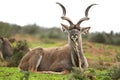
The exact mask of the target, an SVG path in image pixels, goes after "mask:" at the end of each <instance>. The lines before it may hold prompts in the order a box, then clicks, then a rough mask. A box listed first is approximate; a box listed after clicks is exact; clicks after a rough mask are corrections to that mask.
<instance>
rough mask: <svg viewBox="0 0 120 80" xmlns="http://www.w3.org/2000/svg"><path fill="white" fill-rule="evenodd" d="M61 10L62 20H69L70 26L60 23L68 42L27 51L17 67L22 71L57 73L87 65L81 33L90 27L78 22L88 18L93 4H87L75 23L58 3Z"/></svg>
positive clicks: (83, 67)
mask: <svg viewBox="0 0 120 80" xmlns="http://www.w3.org/2000/svg"><path fill="white" fill-rule="evenodd" d="M57 4H58V5H59V6H61V8H62V10H63V16H62V17H61V18H62V19H63V20H66V21H68V22H69V24H70V26H67V25H64V24H61V25H62V29H63V31H66V32H67V33H68V44H67V45H65V46H62V47H56V48H40V47H39V48H35V49H33V50H31V51H29V52H28V53H27V54H26V55H25V56H24V57H23V58H22V60H21V62H20V64H19V68H20V69H21V70H23V71H27V70H31V71H37V72H39V73H58V74H64V73H66V72H68V71H70V70H72V67H79V69H80V71H84V70H85V69H86V68H87V67H88V63H87V59H86V57H85V56H84V54H83V48H82V33H87V32H88V31H89V29H90V27H85V28H82V27H80V24H81V23H82V22H83V21H86V20H89V18H88V11H89V9H90V8H91V7H92V6H93V5H95V4H92V5H90V6H88V7H87V8H86V10H85V17H84V18H82V19H80V20H79V21H78V22H77V24H73V22H72V21H71V20H70V19H69V18H68V17H66V16H65V15H66V9H65V7H64V6H63V5H62V4H61V3H58V2H57Z"/></svg>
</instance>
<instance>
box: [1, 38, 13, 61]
mask: <svg viewBox="0 0 120 80" xmlns="http://www.w3.org/2000/svg"><path fill="white" fill-rule="evenodd" d="M0 41H1V53H2V57H3V58H4V59H6V58H7V57H11V56H12V54H13V48H12V46H11V43H10V42H9V40H8V39H7V38H3V37H0Z"/></svg>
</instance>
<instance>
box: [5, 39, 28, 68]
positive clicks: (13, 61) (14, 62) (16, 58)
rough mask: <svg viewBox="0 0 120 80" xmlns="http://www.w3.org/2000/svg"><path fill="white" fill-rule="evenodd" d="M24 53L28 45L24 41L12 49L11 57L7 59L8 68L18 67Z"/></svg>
mask: <svg viewBox="0 0 120 80" xmlns="http://www.w3.org/2000/svg"><path fill="white" fill-rule="evenodd" d="M26 51H28V44H27V42H26V41H18V42H17V43H16V46H15V47H14V49H13V56H12V57H10V58H9V59H7V62H8V66H9V67H11V66H12V67H13V66H14V67H16V66H18V64H19V62H20V60H21V58H22V57H23V56H24V55H25V53H26Z"/></svg>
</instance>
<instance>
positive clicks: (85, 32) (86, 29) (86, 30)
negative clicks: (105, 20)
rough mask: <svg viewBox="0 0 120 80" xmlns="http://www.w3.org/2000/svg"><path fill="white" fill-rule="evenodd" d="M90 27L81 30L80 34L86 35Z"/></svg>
mask: <svg viewBox="0 0 120 80" xmlns="http://www.w3.org/2000/svg"><path fill="white" fill-rule="evenodd" d="M89 30H90V27H85V28H82V33H83V34H85V35H87V34H88V33H89Z"/></svg>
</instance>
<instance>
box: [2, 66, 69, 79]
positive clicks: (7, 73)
mask: <svg viewBox="0 0 120 80" xmlns="http://www.w3.org/2000/svg"><path fill="white" fill-rule="evenodd" d="M67 77H68V75H58V74H37V73H32V72H20V71H19V69H18V68H13V67H9V68H8V67H0V80H68V79H67Z"/></svg>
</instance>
